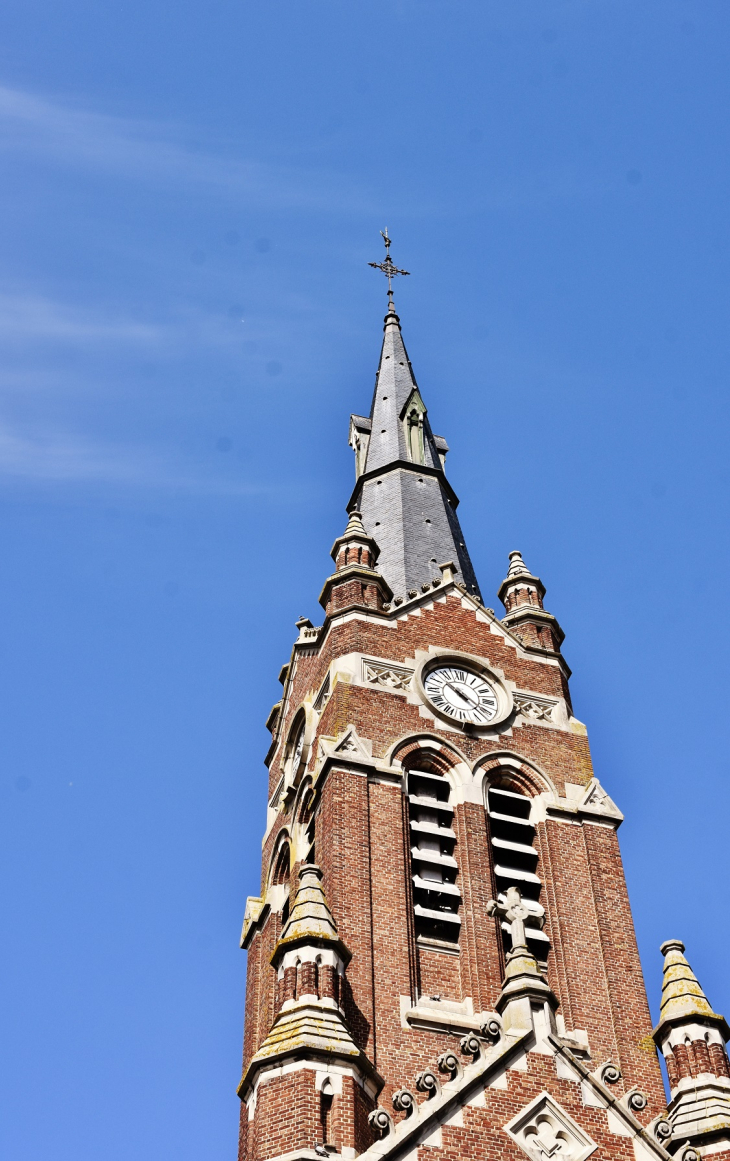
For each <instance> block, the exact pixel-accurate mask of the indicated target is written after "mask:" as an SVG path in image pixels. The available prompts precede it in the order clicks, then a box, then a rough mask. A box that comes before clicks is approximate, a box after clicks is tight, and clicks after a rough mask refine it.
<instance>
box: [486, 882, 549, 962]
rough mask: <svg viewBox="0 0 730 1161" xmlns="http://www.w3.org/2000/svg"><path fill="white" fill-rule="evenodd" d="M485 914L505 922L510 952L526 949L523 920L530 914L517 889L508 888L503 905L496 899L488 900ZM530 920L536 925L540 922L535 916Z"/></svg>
mask: <svg viewBox="0 0 730 1161" xmlns="http://www.w3.org/2000/svg"><path fill="white" fill-rule="evenodd" d="M487 914H488V915H496V916H497V917H498V918H499V919H506V920H507V922H508V924H509V931H510V936H511V937H512V951H516V950H517V948H518V947H519V948H523V947H524V948H526V947H527V937H526V935H525V920H526V919H527V918H529V917H530V916H531V915H532V913H531V912H530V911H529V910H528V908H527V907H525V904H524V903H523V902H522V892H521V891H520V889H519V887H508V888H507V890H506V891H505V893H504V902H503V903H500V902H499V900H498V899H490V900H489V902H488V903H487ZM532 918H533V919H534V921H535V923H536V924H539V922H540V921H539V919H538V917H537V916H536V915H535V916H532Z"/></svg>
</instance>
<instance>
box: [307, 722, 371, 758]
mask: <svg viewBox="0 0 730 1161" xmlns="http://www.w3.org/2000/svg"><path fill="white" fill-rule="evenodd" d="M319 754H320V757H321V758H328V757H330V756H332V757H337V758H349V759H359V760H363V761H370V760H371V759H372V756H373V743H372V742H371V741H370V740H369V739H367V738H360V737H358V733H357V730H356V729H355V727H354V726H348V727H347V729H346V730H344V731H343V732H342V733H341V734H340V735H339V737H337V738H320V739H319Z"/></svg>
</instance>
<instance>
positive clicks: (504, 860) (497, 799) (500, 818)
mask: <svg viewBox="0 0 730 1161" xmlns="http://www.w3.org/2000/svg"><path fill="white" fill-rule="evenodd" d="M531 808H532V799H531V798H529V797H528V796H527V795H526V794H525V793H524V792H523V791H522V790H521V789H520V788H519V787H517V786H515V785H514V784H513V783H510V782H507V781H506V780H502V781H500V782H499V783H498V784H496V785H491V786H489V787H488V789H487V815H488V821H489V839H490V846H491V851H492V867H493V870H494V878H495V880H496V885H497V893H498V896H500V897H501V896H503V894H504V892H505V891H506V890H507V888H508V887H518V888H519V890H520V893H521V895H522V898H523V901H524V903H525V906H526V907H527V908H528V909H529V911H530V912H531V914H532V917H533V918H532V920H530V919H528V920H527V923H526V927H525V933H526V935H527V943H528V946H529V948H530V950H531V951H532V952H533V954H534V956H535V958H536V959H537V960H538V961H540V962H543V963H544V962H545V961H546V960H547V954H548V950H549V948H550V941H549V939H548V937H547V936H546V935H545V933H544V932H543V931H542V930H541V927H540V923H541V921H542V919H543V918H544V915H545V909H544V907H543V905H542V903H541V902H540V895H541V893H542V880H541V879H540V876H539V874H538V859H539V853H538V851H537V849H536V848H535V838H536V831H535V825H534V823H533V822H531V821H530V814H531ZM502 933H503V939H504V946H505V950H506V951H509V950H510V937H509V924H508V923H506V922H503V923H502Z"/></svg>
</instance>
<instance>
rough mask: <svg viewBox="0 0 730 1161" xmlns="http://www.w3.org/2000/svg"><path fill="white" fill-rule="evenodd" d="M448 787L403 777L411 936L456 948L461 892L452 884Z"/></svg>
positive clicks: (422, 774)
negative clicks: (412, 915) (408, 843)
mask: <svg viewBox="0 0 730 1161" xmlns="http://www.w3.org/2000/svg"><path fill="white" fill-rule="evenodd" d="M450 797H451V787H450V785H449V783H448V781H447V780H446V778H443V777H442V776H441V775H439V774H433V773H431V772H428V771H425V770H409V772H408V806H409V813H410V832H411V869H412V877H413V902H414V911H415V917H416V934H417V935H418V936H421V937H423V938H428V939H436V940H440V941H443V942H447V943H457V942H458V939H459V930H460V928H461V919H460V917H459V906H460V904H461V892H460V891H459V888H458V886H457V884H456V878H457V875H458V870H459V868H458V865H457V862H456V859H455V858H454V848H455V846H456V834H455V833H454V829H453V822H454V808H453V806H451V805H450V801H449V800H450Z"/></svg>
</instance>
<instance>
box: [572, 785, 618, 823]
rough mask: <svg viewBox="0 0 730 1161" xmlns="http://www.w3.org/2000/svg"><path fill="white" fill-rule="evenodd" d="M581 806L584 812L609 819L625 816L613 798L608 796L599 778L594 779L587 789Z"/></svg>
mask: <svg viewBox="0 0 730 1161" xmlns="http://www.w3.org/2000/svg"><path fill="white" fill-rule="evenodd" d="M580 806H581V807H582V809H583V810H588V811H591V812H595V813H596V814H599V815H605V816H606V817H608V818H623V815H622V813H621V811H620V810H619V808H618V807H617V805H616V803H615V802H614V801H613V799H612V798H610V797H609V795H608V794H606V791H605V790H604V789H603V787H602V786H601V783H600V782H599V781H598V779H597V778H592V779H591V781H590V782H589V783H588V785H587V787H586V791H585V794H584V795H583V797H582V799H581V801H580Z"/></svg>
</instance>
